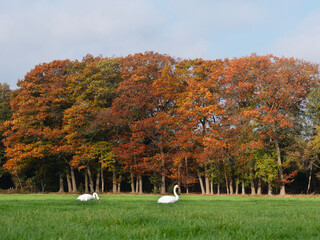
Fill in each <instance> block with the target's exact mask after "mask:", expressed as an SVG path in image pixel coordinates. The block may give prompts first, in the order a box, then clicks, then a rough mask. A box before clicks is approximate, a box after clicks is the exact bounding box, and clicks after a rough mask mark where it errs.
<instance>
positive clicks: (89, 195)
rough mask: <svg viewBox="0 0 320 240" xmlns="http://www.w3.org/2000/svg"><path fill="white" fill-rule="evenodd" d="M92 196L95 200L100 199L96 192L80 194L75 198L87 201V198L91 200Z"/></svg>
mask: <svg viewBox="0 0 320 240" xmlns="http://www.w3.org/2000/svg"><path fill="white" fill-rule="evenodd" d="M94 198H96V199H97V200H100V198H99V197H98V194H97V193H93V194H92V195H91V194H82V195H80V196H79V197H78V198H77V200H80V201H89V200H93V199H94Z"/></svg>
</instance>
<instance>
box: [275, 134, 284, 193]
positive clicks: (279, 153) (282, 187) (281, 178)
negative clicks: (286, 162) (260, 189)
mask: <svg viewBox="0 0 320 240" xmlns="http://www.w3.org/2000/svg"><path fill="white" fill-rule="evenodd" d="M274 143H275V147H276V151H277V159H278V166H279V178H280V180H281V181H282V184H281V185H280V195H281V196H284V195H286V188H285V184H284V177H283V168H282V162H281V151H280V146H279V142H278V140H277V139H275V140H274Z"/></svg>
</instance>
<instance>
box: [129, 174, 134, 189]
mask: <svg viewBox="0 0 320 240" xmlns="http://www.w3.org/2000/svg"><path fill="white" fill-rule="evenodd" d="M130 177H131V193H135V191H134V177H133V175H132V172H131V173H130Z"/></svg>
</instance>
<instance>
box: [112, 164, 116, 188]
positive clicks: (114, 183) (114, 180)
mask: <svg viewBox="0 0 320 240" xmlns="http://www.w3.org/2000/svg"><path fill="white" fill-rule="evenodd" d="M112 192H113V193H116V192H117V176H116V170H115V169H113V170H112Z"/></svg>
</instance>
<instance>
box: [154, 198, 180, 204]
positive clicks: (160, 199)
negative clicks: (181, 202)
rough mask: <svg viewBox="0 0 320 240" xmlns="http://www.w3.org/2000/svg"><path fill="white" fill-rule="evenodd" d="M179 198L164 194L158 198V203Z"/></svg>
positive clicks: (174, 200) (170, 201) (171, 201)
mask: <svg viewBox="0 0 320 240" xmlns="http://www.w3.org/2000/svg"><path fill="white" fill-rule="evenodd" d="M177 200H178V199H177V198H176V197H173V196H163V197H161V198H159V199H158V203H174V202H176V201H177Z"/></svg>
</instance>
